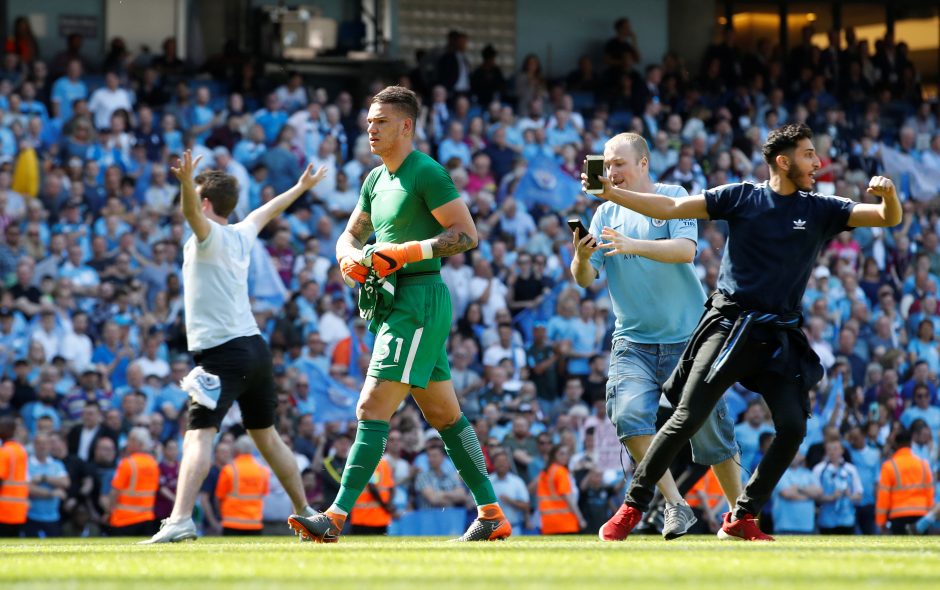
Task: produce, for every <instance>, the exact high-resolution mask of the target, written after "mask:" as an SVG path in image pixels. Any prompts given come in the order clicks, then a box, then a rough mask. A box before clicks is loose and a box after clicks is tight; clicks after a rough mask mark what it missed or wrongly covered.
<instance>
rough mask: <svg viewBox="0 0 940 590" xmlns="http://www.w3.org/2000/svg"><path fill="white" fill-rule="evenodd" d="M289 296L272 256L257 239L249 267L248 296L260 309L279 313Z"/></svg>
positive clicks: (252, 249)
mask: <svg viewBox="0 0 940 590" xmlns="http://www.w3.org/2000/svg"><path fill="white" fill-rule="evenodd" d="M287 294H288V292H287V287H285V286H284V281H282V280H281V275H279V274H277V268H275V267H274V261H273V260H272V259H271V255H270V254H268V251H267V250H266V249H265V248H264V244H263V243H262V242H261V240H260V239H257V238H255V245H254V246H252V248H251V264H250V265H249V266H248V296H249V297H251V298H252V299H254V300H255V302H256V304H257V307H258V308H260V309H270V310H275V311H277V310H279V309H280V308H282V307H284V304H285V303H286V302H287Z"/></svg>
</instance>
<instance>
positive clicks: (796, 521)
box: [773, 453, 822, 535]
mask: <svg viewBox="0 0 940 590" xmlns="http://www.w3.org/2000/svg"><path fill="white" fill-rule="evenodd" d="M821 495H822V490H820V489H819V486H818V485H816V479H815V478H814V477H813V472H812V471H810V470H809V469H807V468H806V465H805V458H804V457H803V455H801V454H800V453H797V454H796V456H795V457H794V458H793V462H792V463H791V464H790V467H789V468H788V469H787V470H786V471H785V472H784V473H783V477H781V478H780V481H779V482H778V483H777V487H776V488H775V489H774V493H773V504H774V508H773V515H774V533H775V534H796V535H806V534H811V533H813V532H814V531H815V529H816V498H818V497H819V496H821Z"/></svg>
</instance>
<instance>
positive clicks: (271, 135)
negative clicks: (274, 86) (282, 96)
mask: <svg viewBox="0 0 940 590" xmlns="http://www.w3.org/2000/svg"><path fill="white" fill-rule="evenodd" d="M255 123H257V124H258V125H261V128H262V129H264V137H265V140H266V141H267V142H268V144H269V145H270V144H273V143H274V142H275V140H277V136H278V134H279V133H280V132H281V127H283V126H284V124H285V123H287V113H285V112H284V111H283V110H281V104H280V103H279V102H278V100H277V95H276V94H274V93H273V92H272V93H271V94H269V95H268V97H267V98H266V99H265V101H264V108H263V109H261V110H259V111H257V112H255Z"/></svg>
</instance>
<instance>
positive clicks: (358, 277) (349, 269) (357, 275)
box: [339, 256, 369, 287]
mask: <svg viewBox="0 0 940 590" xmlns="http://www.w3.org/2000/svg"><path fill="white" fill-rule="evenodd" d="M339 268H340V272H342V273H343V281H345V282H346V284H347V285H348V286H350V287H352V286H354V285H355V284H356V283H365V282H366V277H367V276H369V269H368V268H366V267H364V266H362V264H360V263H358V262H356V261H355V260H353V259H352V258H350V257H349V256H347V257H345V258H343V259H342V260H340V261H339ZM353 281H355V282H353Z"/></svg>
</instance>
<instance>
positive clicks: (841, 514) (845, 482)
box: [813, 435, 863, 535]
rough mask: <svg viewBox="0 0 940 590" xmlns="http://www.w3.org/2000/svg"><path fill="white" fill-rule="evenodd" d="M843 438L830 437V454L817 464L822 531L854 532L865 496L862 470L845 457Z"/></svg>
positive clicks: (852, 533) (842, 533)
mask: <svg viewBox="0 0 940 590" xmlns="http://www.w3.org/2000/svg"><path fill="white" fill-rule="evenodd" d="M844 453H845V448H844V447H843V446H842V439H841V438H839V437H838V435H836V436H835V437H833V438H829V439H827V440H826V458H825V459H824V460H822V461H820V462H819V463H817V464H816V466H815V467H814V468H813V477H814V478H815V480H816V485H817V486H819V488H820V489H821V490H822V495H821V496H820V497H819V499H818V501H819V516H818V517H817V518H818V519H817V524H818V525H819V532H820V533H822V534H824V535H854V534H855V505H856V504H858V503H859V502H861V500H862V491H863V490H862V480H861V478H860V477H859V475H858V470H857V469H856V468H855V466H854V465H852V464H851V463H846V462H845V458H844V456H843V455H844Z"/></svg>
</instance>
